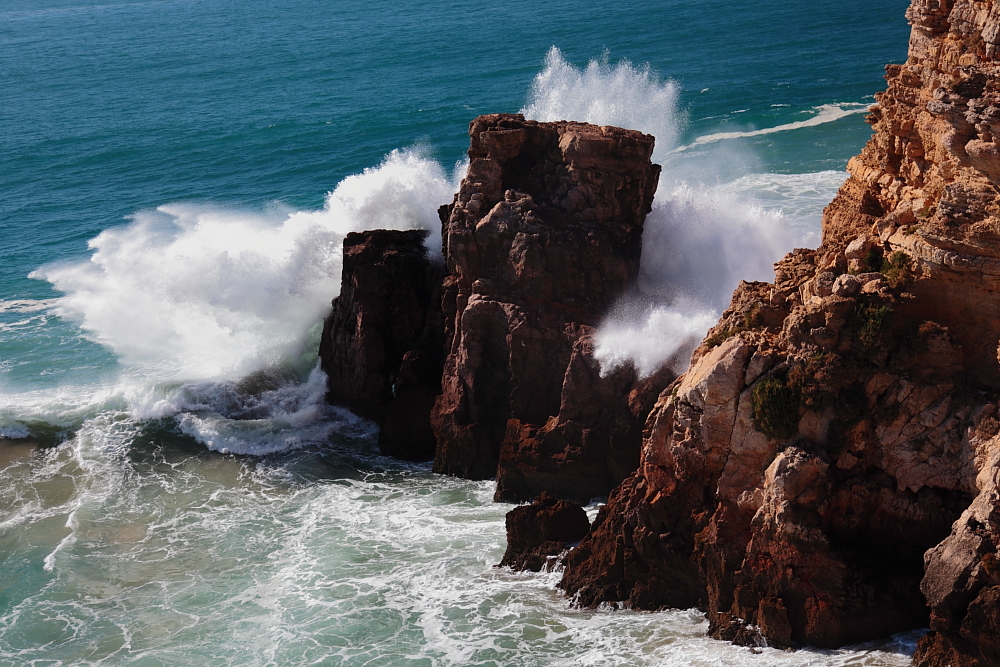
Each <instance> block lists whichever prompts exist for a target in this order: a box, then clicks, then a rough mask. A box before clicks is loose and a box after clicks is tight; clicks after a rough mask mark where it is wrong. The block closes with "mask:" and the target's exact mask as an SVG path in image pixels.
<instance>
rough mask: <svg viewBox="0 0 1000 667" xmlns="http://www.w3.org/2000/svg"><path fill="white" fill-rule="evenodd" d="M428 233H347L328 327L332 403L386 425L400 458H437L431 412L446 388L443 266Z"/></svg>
mask: <svg viewBox="0 0 1000 667" xmlns="http://www.w3.org/2000/svg"><path fill="white" fill-rule="evenodd" d="M426 237H427V232H426V231H421V230H412V231H392V230H375V231H367V232H360V233H354V232H352V233H350V234H348V235H347V236H346V237H345V238H344V266H343V273H342V278H341V287H340V295H339V296H338V297H337V298H336V299H334V301H333V312H331V313H330V315H329V317H327V318H326V321H325V322H324V325H323V336H322V339H321V341H320V352H319V356H320V362H321V366H322V368H323V370H324V371H325V372H326V374H327V378H328V380H327V400H328V401H329V402H331V403H335V404H340V405H346V406H347V407H348V408H350V409H351V410H352V411H353V412H355V413H356V414H358V415H361V416H362V417H366V418H368V419H371V420H372V421H375V422H376V423H378V424H379V425H380V426H381V429H380V432H379V447H380V448H381V450H382V452H383V453H385V454H389V455H391V456H396V457H398V458H403V459H409V460H415V461H426V460H429V459H431V458H432V457H433V456H434V447H435V440H434V433H433V431H432V430H431V426H430V410H431V407H432V406H433V404H434V399H435V397H436V396H437V395H438V394H440V393H441V368H442V364H443V361H444V341H443V338H442V336H443V323H442V321H441V311H440V301H441V279H442V275H443V267H440V266H435V265H434V264H433V263H432V262H431V261H430V260H429V259H428V257H427V249H426V247H425V245H424V241H425V239H426Z"/></svg>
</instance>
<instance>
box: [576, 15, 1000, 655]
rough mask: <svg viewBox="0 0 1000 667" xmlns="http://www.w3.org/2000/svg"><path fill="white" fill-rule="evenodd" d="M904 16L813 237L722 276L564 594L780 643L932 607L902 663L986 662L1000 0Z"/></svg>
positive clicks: (999, 323) (999, 595)
mask: <svg viewBox="0 0 1000 667" xmlns="http://www.w3.org/2000/svg"><path fill="white" fill-rule="evenodd" d="M907 16H908V17H909V19H910V21H911V22H912V24H913V31H912V37H911V41H910V57H909V59H908V61H907V63H906V64H904V65H892V66H889V67H887V73H888V76H887V80H888V82H889V89H888V90H887V91H886V92H884V93H881V94H879V95H878V96H877V100H878V104H877V105H876V106H875V107H873V109H872V112H871V114H870V117H869V119H870V121H871V122H872V124H873V126H874V129H875V135H874V136H873V138H872V140H871V141H870V142H869V144H868V146H867V147H866V148H865V149H864V151H863V152H862V154H861V155H860V156H858V157H857V158H854V159H853V160H851V162H850V164H849V171H850V178H849V179H848V181H847V182H846V183H845V184H844V186H843V187H842V188H841V190H840V193H839V194H838V196H837V198H836V200H835V201H834V202H833V203H832V204H831V205H830V206H829V207H828V208H827V210H826V211H825V214H824V219H823V244H822V246H821V247H820V248H819V249H818V250H816V251H811V250H797V251H795V252H794V253H791V254H790V255H788V256H787V257H785V258H784V259H783V260H782V261H780V262H779V263H778V264H776V265H775V281H774V283H773V284H768V283H743V284H741V285H740V287H739V288H738V289H737V290H736V292H735V294H734V295H733V299H732V302H731V304H730V308H729V309H728V310H727V311H726V312H725V313H724V315H723V317H722V320H721V321H720V322H719V324H718V325H717V326H716V327H714V328H713V329H712V330H711V331H710V332H709V336H708V337H707V338H706V339H705V341H704V342H703V343H702V345H701V347H699V349H698V350H697V351H696V352H695V354H694V356H693V358H692V363H691V366H690V368H689V369H688V371H687V372H686V373H685V374H684V375H683V376H682V378H681V380H680V381H679V382H678V383H677V384H676V385H675V386H674V387H673V388H672V390H671V391H667V392H663V393H662V394H661V395H660V397H659V399H658V401H657V403H656V406H655V407H654V408H653V411H652V413H651V414H650V416H649V419H648V421H647V423H646V429H645V436H644V442H643V452H642V463H641V466H640V469H639V470H638V471H637V472H636V473H635V475H633V476H632V477H631V478H630V479H628V480H626V481H625V482H624V483H623V484H622V485H621V486H620V487H619V488H618V489H616V490H615V492H613V493H612V495H611V497H610V499H609V502H608V505H607V506H606V507H605V508H603V509H602V510H601V512H600V514H599V515H598V518H597V520H596V521H595V523H594V526H593V528H592V530H591V533H590V534H589V535H588V537H586V538H585V539H584V540H583V541H582V542H581V544H580V546H579V547H577V549H575V550H574V551H573V552H572V553H571V554H570V555H569V556H568V557H567V559H566V563H567V569H566V573H565V576H564V579H563V582H562V586H563V587H564V588H565V589H566V590H567V591H568V592H569V593H572V594H576V595H577V596H578V599H579V600H580V601H581V602H582V603H584V604H591V605H592V604H597V603H599V602H602V601H627V602H628V603H630V604H631V605H633V606H635V607H639V608H647V609H651V608H660V607H687V606H691V605H693V604H699V605H701V606H703V608H705V609H707V611H708V614H709V620H710V633H711V634H712V635H713V636H715V637H719V638H725V639H730V640H734V641H738V642H741V643H760V642H764V641H766V642H768V643H770V644H771V645H776V646H796V645H814V646H839V645H843V644H847V643H852V642H857V641H861V640H864V639H870V638H875V637H878V636H885V635H888V634H890V633H892V632H896V631H899V630H904V629H912V628H919V627H922V626H925V625H926V624H927V623H928V620H929V622H930V625H931V628H932V629H933V630H934V632H932V633H931V634H930V635H928V636H927V637H926V638H924V639H923V640H922V641H921V646H920V649H919V651H918V654H917V656H916V659H915V660H916V664H918V665H923V666H926V667H930V666H937V665H942V666H943V665H945V664H953V665H959V664H961V665H995V664H1000V651H998V643H997V637H998V636H1000V625H998V620H1000V611H998V607H997V604H996V603H997V601H998V600H1000V567H998V566H997V564H996V563H997V558H998V556H997V546H998V544H1000V542H998V536H1000V523H997V521H998V520H1000V514H997V512H998V505H997V503H998V502H1000V497H998V494H997V479H998V473H1000V467H998V458H1000V454H998V451H1000V438H998V437H997V431H1000V423H998V422H997V417H996V415H997V402H998V393H997V392H998V390H1000V359H998V350H997V346H998V338H1000V217H998V216H1000V199H998V197H1000V195H998V190H997V186H998V182H997V181H996V179H997V178H998V177H1000V151H997V150H996V148H995V146H996V144H994V134H993V133H994V131H995V130H994V129H993V126H992V123H993V122H998V127H997V130H996V131H1000V111H997V109H998V108H1000V62H998V58H1000V52H998V50H997V46H996V44H997V43H1000V37H998V35H1000V3H993V2H989V1H987V2H980V1H973V0H941V1H937V0H935V1H934V2H930V1H925V0H914V2H913V4H912V6H911V7H910V10H909V12H908V14H907ZM992 162H997V165H993V163H992ZM928 605H929V606H928Z"/></svg>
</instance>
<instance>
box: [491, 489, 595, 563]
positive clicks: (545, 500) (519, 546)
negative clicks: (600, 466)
mask: <svg viewBox="0 0 1000 667" xmlns="http://www.w3.org/2000/svg"><path fill="white" fill-rule="evenodd" d="M506 523H507V551H506V552H504V555H503V560H502V561H500V564H499V565H498V566H497V567H510V568H513V569H515V570H530V571H532V572H538V571H540V570H542V569H543V568H545V567H546V566H548V565H550V564H554V562H555V560H556V558H557V557H558V556H559V555H560V554H561V553H562V552H563V551H565V550H566V549H567V547H568V546H569V545H570V544H573V543H575V542H579V541H580V540H581V539H582V538H583V536H584V535H586V534H587V531H588V530H589V529H590V520H589V519H587V513H586V512H585V511H584V510H583V507H581V506H580V505H579V504H577V503H574V502H570V501H568V500H556V499H555V498H553V497H552V496H550V495H549V494H548V493H545V492H542V493H541V494H540V495H539V496H538V498H536V499H535V502H533V503H531V504H530V505H522V506H520V507H515V508H514V509H512V510H511V511H509V512H507V521H506Z"/></svg>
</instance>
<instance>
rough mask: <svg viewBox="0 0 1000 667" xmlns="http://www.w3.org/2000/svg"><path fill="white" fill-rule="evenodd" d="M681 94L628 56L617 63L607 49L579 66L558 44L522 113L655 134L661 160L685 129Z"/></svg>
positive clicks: (548, 119)
mask: <svg viewBox="0 0 1000 667" xmlns="http://www.w3.org/2000/svg"><path fill="white" fill-rule="evenodd" d="M677 93H678V90H677V86H676V84H674V82H673V81H670V80H661V79H660V78H659V77H658V76H656V74H654V73H653V71H652V70H651V69H650V68H649V66H642V67H636V66H634V65H632V63H630V62H629V61H627V60H622V61H620V62H619V63H618V64H617V65H614V66H612V65H611V64H609V63H608V56H607V54H605V56H604V57H603V58H602V59H600V60H591V61H590V63H589V64H588V65H587V67H586V68H582V69H578V68H576V67H574V66H573V65H572V64H570V63H568V62H566V59H565V58H563V55H562V52H561V51H560V50H559V49H558V48H556V47H554V46H553V47H552V48H551V49H549V52H548V54H547V55H546V56H545V69H543V70H542V71H541V73H539V74H538V76H536V77H535V80H534V82H533V83H532V84H531V92H530V95H529V98H528V104H527V105H525V107H524V108H523V109H521V113H522V114H524V116H525V117H526V118H531V119H534V120H539V121H557V120H577V121H583V122H587V123H594V124H595V125H616V126H618V127H626V128H629V129H632V130H640V131H642V132H645V133H646V134H652V135H653V136H655V137H656V152H655V153H654V159H656V157H657V156H658V155H660V154H661V153H662V152H663V151H664V150H665V148H669V147H671V146H673V145H674V144H675V142H676V140H677V136H678V133H679V131H680V130H681V123H680V122H679V120H680V118H681V114H679V113H678V111H677Z"/></svg>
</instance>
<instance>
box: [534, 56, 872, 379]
mask: <svg viewBox="0 0 1000 667" xmlns="http://www.w3.org/2000/svg"><path fill="white" fill-rule="evenodd" d="M864 108H866V107H865V105H860V104H858V105H849V104H848V105H826V106H824V107H820V108H819V109H818V113H817V114H816V115H815V116H812V117H810V118H809V119H807V120H803V121H797V122H795V123H790V124H787V125H782V126H778V127H773V128H766V129H762V130H753V131H748V132H741V133H717V134H711V135H706V136H703V137H699V138H698V139H696V140H695V141H694V142H692V143H691V144H688V145H686V146H681V147H679V148H678V147H677V145H676V143H677V139H678V136H679V135H680V132H681V130H682V129H683V126H684V124H685V122H686V119H685V116H684V114H683V113H681V112H680V111H678V109H677V89H676V86H675V84H673V83H672V82H671V81H669V80H662V79H660V78H659V77H657V76H656V75H655V74H654V73H653V72H651V71H650V69H649V68H648V67H638V68H637V67H635V66H633V65H632V64H631V63H629V62H628V61H621V62H619V63H618V64H617V65H614V66H612V65H610V64H609V63H608V61H607V57H606V56H605V58H604V59H602V60H600V61H597V60H594V61H591V62H590V63H589V64H588V65H587V67H585V68H579V69H578V68H575V67H574V66H573V65H571V64H570V63H567V62H566V61H565V59H564V58H563V56H562V54H561V53H560V52H559V50H558V49H556V48H555V47H553V48H552V49H551V50H550V51H549V53H548V55H547V57H546V61H545V69H544V70H543V71H542V72H541V73H540V74H539V75H538V76H537V77H536V79H535V81H534V83H533V85H532V88H531V96H530V99H529V102H528V104H527V105H526V106H525V107H524V109H522V113H524V114H525V116H527V117H529V118H535V119H538V120H560V119H570V120H580V121H587V122H591V123H596V124H602V125H604V124H611V125H620V126H623V127H628V128H632V129H638V130H642V131H644V132H647V133H650V134H653V135H654V136H655V137H656V149H655V151H654V156H653V157H654V159H655V160H659V161H660V162H662V166H663V171H662V173H661V176H660V182H659V185H658V188H657V192H656V198H655V200H654V201H653V207H652V211H651V212H650V213H649V215H648V216H647V217H646V223H645V231H644V232H643V239H642V263H641V266H640V276H639V283H638V293H637V294H630V295H628V297H626V299H625V300H624V301H623V302H622V303H620V304H619V305H618V306H617V307H616V308H615V309H614V310H613V311H612V312H611V313H610V314H609V315H608V317H607V318H606V319H605V321H604V323H603V324H602V326H601V328H600V331H599V332H598V335H597V342H598V346H597V353H596V354H597V357H598V359H600V360H601V363H602V369H603V370H605V371H607V370H609V369H611V368H614V367H616V366H619V365H621V364H625V363H633V364H634V365H635V366H636V368H637V369H638V370H639V372H640V373H642V374H647V373H650V372H652V371H653V370H655V369H656V368H657V367H658V366H660V365H661V364H663V363H667V362H670V363H671V365H673V366H674V367H675V368H676V369H677V370H683V368H684V367H685V366H686V364H687V356H688V354H689V353H690V351H691V349H692V348H693V346H694V345H695V344H696V343H697V342H698V341H699V340H700V339H701V337H702V336H703V335H704V333H705V331H706V330H707V329H708V328H709V327H710V326H711V325H712V324H714V323H715V321H716V320H717V319H718V316H719V313H720V312H721V311H722V309H723V308H725V306H726V305H727V303H728V302H729V297H730V295H731V294H732V291H733V289H734V288H735V287H736V285H737V284H738V283H739V281H740V280H771V279H772V278H773V270H772V264H773V263H774V262H775V261H777V260H778V259H779V258H780V257H781V256H782V255H783V254H785V253H786V252H788V251H790V250H792V249H793V248H795V247H803V246H806V247H808V246H815V245H816V244H817V243H818V242H819V219H820V214H821V212H822V208H823V206H825V204H826V203H828V202H829V201H830V199H832V197H833V194H834V193H835V192H836V189H837V188H838V187H839V186H840V184H841V183H842V182H843V180H844V177H845V174H843V173H840V172H820V173H817V174H801V175H782V174H754V173H751V174H746V173H743V174H742V175H738V176H737V177H733V176H730V177H728V179H727V175H729V174H732V173H733V172H734V171H736V172H739V171H740V170H742V171H744V172H746V171H747V165H752V163H753V159H752V156H748V155H746V154H745V153H741V152H738V151H737V150H735V149H733V148H730V147H728V146H723V145H720V146H712V147H711V150H710V151H703V152H701V153H699V154H697V155H694V156H691V157H688V156H686V155H685V156H683V157H684V159H681V158H682V155H681V152H682V151H684V150H686V149H687V148H690V147H692V146H701V145H711V144H716V143H717V142H720V141H721V140H723V139H728V138H735V137H737V136H756V135H757V134H768V133H771V132H781V131H791V130H796V129H801V128H807V127H812V126H815V125H819V124H822V123H826V122H832V121H834V120H837V119H839V118H842V117H844V116H846V115H849V114H853V113H858V112H860V111H863V110H864Z"/></svg>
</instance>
